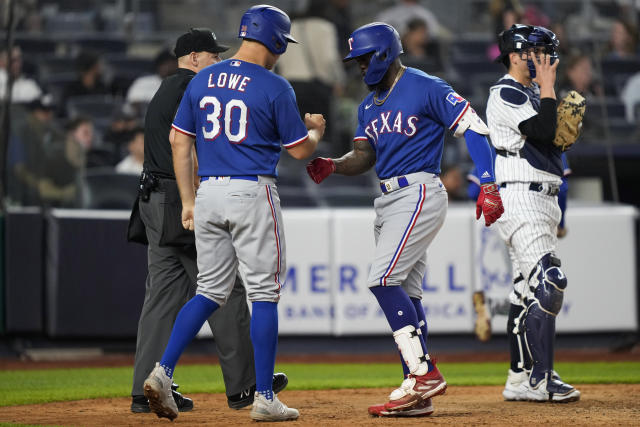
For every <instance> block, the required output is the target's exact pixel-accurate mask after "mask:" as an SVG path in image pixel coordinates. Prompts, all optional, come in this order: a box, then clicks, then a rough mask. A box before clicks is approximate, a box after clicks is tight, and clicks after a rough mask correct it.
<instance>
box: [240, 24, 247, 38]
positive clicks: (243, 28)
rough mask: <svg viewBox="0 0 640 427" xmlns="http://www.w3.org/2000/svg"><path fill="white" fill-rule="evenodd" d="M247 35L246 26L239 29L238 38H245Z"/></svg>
mask: <svg viewBox="0 0 640 427" xmlns="http://www.w3.org/2000/svg"><path fill="white" fill-rule="evenodd" d="M246 35H247V26H246V25H243V26H241V27H240V37H245V36H246Z"/></svg>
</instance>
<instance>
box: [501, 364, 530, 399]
mask: <svg viewBox="0 0 640 427" xmlns="http://www.w3.org/2000/svg"><path fill="white" fill-rule="evenodd" d="M526 382H529V373H528V372H527V371H524V370H523V371H520V372H513V371H512V370H511V369H509V375H508V376H507V382H506V383H505V385H504V390H502V397H504V400H507V401H517V400H529V398H528V397H527V392H526V390H525V389H524V388H523V387H522V384H523V383H526Z"/></svg>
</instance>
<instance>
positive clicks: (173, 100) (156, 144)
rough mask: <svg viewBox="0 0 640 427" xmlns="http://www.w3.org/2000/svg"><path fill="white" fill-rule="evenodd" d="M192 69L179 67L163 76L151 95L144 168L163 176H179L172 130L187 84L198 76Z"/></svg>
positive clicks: (146, 119)
mask: <svg viewBox="0 0 640 427" xmlns="http://www.w3.org/2000/svg"><path fill="white" fill-rule="evenodd" d="M195 75H196V73H194V72H193V71H191V70H188V69H186V68H178V71H177V72H176V73H175V74H173V75H171V76H169V77H167V78H166V79H164V80H163V82H162V84H161V85H160V88H159V89H158V91H157V92H156V94H155V95H154V96H153V98H152V99H151V102H150V103H149V106H148V107H147V114H146V116H145V119H144V123H145V125H144V169H145V170H146V171H149V172H151V173H152V174H154V175H156V176H158V177H161V178H173V179H175V173H174V171H173V160H172V158H171V143H170V142H169V132H170V131H171V124H172V123H173V119H174V118H175V116H176V112H177V111H178V106H180V100H181V99H182V95H184V91H185V90H186V89H187V85H188V84H189V82H190V81H191V79H192V78H193V76H195Z"/></svg>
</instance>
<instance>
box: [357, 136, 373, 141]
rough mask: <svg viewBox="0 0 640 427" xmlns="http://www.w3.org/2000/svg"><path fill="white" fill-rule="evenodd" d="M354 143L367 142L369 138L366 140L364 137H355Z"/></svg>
mask: <svg viewBox="0 0 640 427" xmlns="http://www.w3.org/2000/svg"><path fill="white" fill-rule="evenodd" d="M353 140H354V141H368V140H369V138H367V137H366V136H356V137H354V138H353Z"/></svg>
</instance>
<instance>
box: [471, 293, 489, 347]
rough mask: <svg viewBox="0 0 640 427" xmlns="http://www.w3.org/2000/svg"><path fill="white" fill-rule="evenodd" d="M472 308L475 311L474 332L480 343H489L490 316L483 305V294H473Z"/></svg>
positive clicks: (484, 304)
mask: <svg viewBox="0 0 640 427" xmlns="http://www.w3.org/2000/svg"><path fill="white" fill-rule="evenodd" d="M473 307H474V308H475V311H476V324H475V328H474V332H475V333H476V337H477V338H478V339H479V340H480V341H483V342H484V341H489V339H490V338H491V316H490V315H489V309H488V307H487V305H486V303H485V298H484V292H482V291H478V292H474V293H473Z"/></svg>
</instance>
